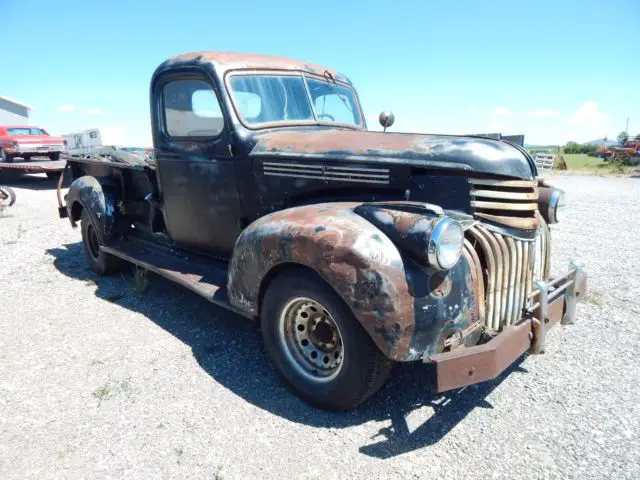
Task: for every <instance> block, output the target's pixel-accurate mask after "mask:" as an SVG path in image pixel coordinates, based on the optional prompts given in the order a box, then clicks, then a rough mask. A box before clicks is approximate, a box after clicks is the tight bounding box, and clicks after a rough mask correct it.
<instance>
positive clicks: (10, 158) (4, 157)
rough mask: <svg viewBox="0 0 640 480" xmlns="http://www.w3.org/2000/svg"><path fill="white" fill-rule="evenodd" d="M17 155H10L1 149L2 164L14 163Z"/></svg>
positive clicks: (0, 158) (0, 159)
mask: <svg viewBox="0 0 640 480" xmlns="http://www.w3.org/2000/svg"><path fill="white" fill-rule="evenodd" d="M14 158H15V155H9V154H8V153H7V152H5V151H4V149H2V148H0V162H2V163H13V159H14Z"/></svg>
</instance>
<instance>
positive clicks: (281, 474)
mask: <svg viewBox="0 0 640 480" xmlns="http://www.w3.org/2000/svg"><path fill="white" fill-rule="evenodd" d="M552 180H553V181H554V182H555V184H556V185H558V186H560V187H563V188H565V189H566V190H567V191H568V192H569V194H570V199H571V202H572V205H571V208H570V209H569V218H568V219H567V220H566V221H565V222H564V223H562V224H560V225H558V226H557V227H556V228H554V229H553V235H554V240H555V242H554V252H553V254H554V262H555V264H554V270H560V269H565V268H566V264H567V263H568V259H569V257H570V256H571V255H576V256H579V257H580V258H582V259H583V260H584V261H585V262H586V264H587V271H588V272H589V275H590V278H589V295H588V297H587V298H586V299H585V301H583V303H581V304H580V305H579V307H578V319H579V322H578V323H577V324H576V325H574V326H569V327H562V328H556V329H555V330H554V331H553V332H552V333H551V334H550V336H549V338H548V349H547V350H548V353H546V354H545V355H542V356H536V357H527V358H523V359H522V361H521V362H519V363H518V364H517V365H515V366H514V367H513V368H512V369H511V370H510V371H509V372H508V374H507V375H504V376H503V377H502V378H500V379H499V380H498V381H496V382H492V383H487V384H482V385H480V386H475V387H471V388H468V389H466V390H463V391H462V392H456V393H453V394H448V395H446V396H442V395H434V394H433V393H431V392H430V391H429V390H428V388H427V387H426V386H425V384H426V382H427V381H428V376H427V372H426V369H425V368H424V367H422V366H421V365H416V364H410V365H402V366H400V367H399V368H397V370H396V371H395V374H394V376H393V379H392V381H391V382H390V383H389V384H388V385H387V386H386V387H385V388H384V389H383V390H382V391H381V392H380V393H379V394H378V395H377V396H376V397H375V398H374V399H373V400H372V401H369V402H368V403H366V404H365V405H364V406H362V407H361V408H359V409H358V410H356V411H353V412H350V413H347V414H329V413H325V412H322V411H317V410H314V409H312V408H310V407H308V406H307V405H306V404H304V403H302V402H301V401H299V400H298V399H297V398H296V397H294V396H293V395H291V394H289V393H287V391H286V390H285V389H284V387H283V386H282V385H281V384H280V383H279V381H278V379H277V378H276V375H275V374H274V372H273V370H272V368H271V366H270V364H269V362H268V360H267V358H266V356H265V353H264V351H263V348H262V345H261V339H260V334H259V331H258V329H257V326H256V325H254V324H252V323H251V322H248V321H246V320H243V319H241V318H239V317H236V316H234V315H233V314H230V313H228V312H226V311H223V310H220V309H218V308H216V307H213V306H212V305H211V304H209V303H207V302H206V301H205V300H204V299H202V298H200V297H198V296H197V295H195V294H192V293H190V292H188V291H186V290H184V289H182V288H180V287H179V286H176V285H173V284H171V283H169V282H167V281H165V280H163V279H161V278H159V277H155V276H153V277H150V280H151V283H150V285H149V288H148V289H147V290H146V291H145V292H143V293H138V292H136V289H135V288H134V282H133V279H132V276H131V275H122V276H116V277H110V278H98V277H96V276H95V275H94V274H93V273H91V272H90V271H89V270H88V269H87V267H86V266H85V261H84V258H83V253H82V247H81V244H80V243H79V241H80V232H79V231H78V230H75V231H74V230H73V229H72V228H71V227H70V226H69V224H68V222H67V221H66V220H59V219H58V218H57V211H56V207H57V205H56V201H55V190H54V187H53V182H51V181H48V180H46V179H45V178H44V177H43V178H40V177H38V176H31V177H28V178H27V177H25V178H23V180H22V181H20V182H16V183H14V184H13V185H14V187H15V189H16V191H17V194H18V201H17V203H16V205H14V206H13V207H11V208H10V209H8V210H5V212H4V213H2V214H0V254H1V257H0V278H2V287H1V288H0V478H3V479H9V478H107V477H114V478H145V479H147V478H185V477H189V478H208V479H211V478H261V479H262V478H302V479H307V478H309V479H311V478H322V479H333V478H350V479H356V478H363V479H364V478H366V479H372V478H391V477H402V478H442V477H444V476H446V477H448V478H460V477H465V478H479V479H487V478H515V477H521V478H536V479H538V478H580V479H585V478H594V479H601V478H629V479H632V478H633V479H638V478H640V443H639V440H638V433H639V431H640V420H639V419H640V366H639V362H638V359H637V356H638V355H637V354H638V352H639V347H638V345H639V344H640V320H639V319H640V300H639V296H638V295H637V293H636V289H637V285H638V284H640V272H639V271H638V267H640V241H639V240H638V233H636V232H637V226H638V225H639V224H640V209H638V205H637V198H638V195H639V194H640V179H633V178H602V177H578V176H570V177H560V176H556V177H554V178H553V179H552ZM605 252H606V253H605Z"/></svg>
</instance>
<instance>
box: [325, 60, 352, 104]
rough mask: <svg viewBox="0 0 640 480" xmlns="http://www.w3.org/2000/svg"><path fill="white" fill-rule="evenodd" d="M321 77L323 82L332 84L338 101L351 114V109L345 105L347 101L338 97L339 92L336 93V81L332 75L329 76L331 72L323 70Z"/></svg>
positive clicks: (340, 96)
mask: <svg viewBox="0 0 640 480" xmlns="http://www.w3.org/2000/svg"><path fill="white" fill-rule="evenodd" d="M322 76H323V77H324V78H325V80H327V83H333V85H334V86H335V87H336V96H337V97H338V98H339V99H340V101H341V102H342V103H343V104H344V106H345V107H347V110H349V112H351V113H353V109H352V108H351V106H350V105H349V104H348V103H347V101H346V100H345V99H344V98H342V95H340V92H339V91H337V90H338V83H337V82H336V79H335V78H333V75H332V74H331V72H330V71H329V70H325V71H324V73H323V74H322Z"/></svg>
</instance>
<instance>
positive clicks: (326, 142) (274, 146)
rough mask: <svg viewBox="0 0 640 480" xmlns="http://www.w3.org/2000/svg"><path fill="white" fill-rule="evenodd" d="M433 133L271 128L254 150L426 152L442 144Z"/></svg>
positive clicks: (358, 152)
mask: <svg viewBox="0 0 640 480" xmlns="http://www.w3.org/2000/svg"><path fill="white" fill-rule="evenodd" d="M439 141H441V139H440V138H438V137H436V136H433V135H398V134H389V133H382V132H369V131H367V132H362V131H353V130H337V129H327V130H321V131H316V132H314V133H313V135H307V134H306V133H305V132H299V131H293V130H290V131H281V132H277V131H276V132H269V133H266V134H264V135H261V136H260V141H259V143H258V144H257V145H256V147H255V148H254V150H253V152H252V153H254V154H255V153H261V152H262V153H268V152H284V153H287V152H295V153H301V154H329V153H331V152H348V153H349V154H351V155H359V154H360V155H367V154H379V155H384V153H394V152H398V151H407V150H412V151H415V152H421V153H426V152H428V151H429V150H430V149H431V148H432V147H433V146H435V145H436V144H439V143H440V142H439Z"/></svg>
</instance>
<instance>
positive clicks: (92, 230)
mask: <svg viewBox="0 0 640 480" xmlns="http://www.w3.org/2000/svg"><path fill="white" fill-rule="evenodd" d="M80 225H81V227H82V245H83V246H84V254H85V256H86V257H87V262H88V263H89V265H90V266H91V268H92V269H93V271H94V272H96V273H97V274H98V275H111V274H113V273H117V272H119V271H120V270H122V267H123V262H122V260H121V259H119V258H118V257H114V256H113V255H109V254H108V253H105V252H103V251H102V250H100V247H101V246H102V245H104V244H105V241H104V236H103V234H102V232H101V231H100V229H99V228H97V227H96V226H95V225H94V223H93V221H92V220H91V217H90V216H89V213H88V212H87V210H86V209H83V210H82V215H81V217H80Z"/></svg>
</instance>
